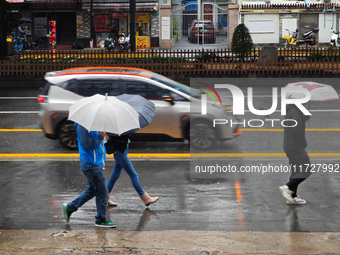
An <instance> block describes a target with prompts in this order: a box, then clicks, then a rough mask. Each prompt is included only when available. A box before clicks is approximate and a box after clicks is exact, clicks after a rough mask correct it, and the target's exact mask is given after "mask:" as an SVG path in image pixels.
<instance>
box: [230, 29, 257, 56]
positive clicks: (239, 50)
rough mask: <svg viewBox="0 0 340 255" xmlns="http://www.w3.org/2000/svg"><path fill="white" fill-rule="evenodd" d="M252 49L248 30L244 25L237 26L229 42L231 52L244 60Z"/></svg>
mask: <svg viewBox="0 0 340 255" xmlns="http://www.w3.org/2000/svg"><path fill="white" fill-rule="evenodd" d="M252 49H253V40H252V39H251V36H250V33H249V30H248V28H247V27H246V26H245V25H244V24H239V25H238V26H237V27H236V28H235V31H234V34H233V38H232V40H231V51H232V52H233V53H234V54H236V55H237V56H238V57H239V58H240V59H243V60H244V59H245V57H246V55H247V54H248V53H250V52H251V50H252Z"/></svg>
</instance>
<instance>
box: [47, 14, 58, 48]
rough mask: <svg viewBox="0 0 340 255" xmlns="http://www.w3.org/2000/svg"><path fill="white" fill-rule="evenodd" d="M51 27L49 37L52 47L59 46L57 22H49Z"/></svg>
mask: <svg viewBox="0 0 340 255" xmlns="http://www.w3.org/2000/svg"><path fill="white" fill-rule="evenodd" d="M48 25H49V35H50V40H49V41H50V44H51V45H52V46H54V45H56V44H57V24H56V21H55V20H50V21H49V22H48Z"/></svg>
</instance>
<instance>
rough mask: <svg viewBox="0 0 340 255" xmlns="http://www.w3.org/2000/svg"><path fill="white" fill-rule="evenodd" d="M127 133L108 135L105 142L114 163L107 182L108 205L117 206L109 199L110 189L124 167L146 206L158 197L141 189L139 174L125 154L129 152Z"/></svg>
mask: <svg viewBox="0 0 340 255" xmlns="http://www.w3.org/2000/svg"><path fill="white" fill-rule="evenodd" d="M129 143H130V140H129V135H122V136H112V135H110V136H109V139H108V142H107V143H106V144H105V146H106V149H107V153H108V154H111V153H114V159H115V164H114V166H113V170H112V174H111V177H110V179H109V181H108V183H107V190H108V192H109V198H108V206H117V203H115V202H113V201H112V200H111V194H110V193H111V191H112V189H113V186H114V185H115V183H116V181H117V180H118V178H119V177H120V174H121V172H122V170H123V168H124V170H125V171H126V173H127V174H128V175H129V176H130V179H131V182H132V185H133V187H134V188H135V190H136V191H137V193H138V195H139V197H140V198H141V199H142V201H143V203H144V204H145V205H146V206H149V205H150V204H153V203H155V202H156V201H157V200H158V197H150V196H149V195H148V193H146V192H144V190H143V189H142V187H141V185H140V182H139V176H138V174H137V172H136V170H135V169H134V167H133V165H132V163H131V161H130V159H129V157H128V156H127V154H128V152H129Z"/></svg>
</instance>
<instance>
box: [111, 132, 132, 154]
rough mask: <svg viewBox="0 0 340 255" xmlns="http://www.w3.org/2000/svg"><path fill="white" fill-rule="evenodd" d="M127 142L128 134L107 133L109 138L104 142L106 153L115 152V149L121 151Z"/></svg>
mask: <svg viewBox="0 0 340 255" xmlns="http://www.w3.org/2000/svg"><path fill="white" fill-rule="evenodd" d="M128 143H129V135H122V136H112V135H109V140H108V141H107V143H105V148H106V153H107V154H112V153H115V151H116V150H119V151H120V152H121V153H123V152H124V151H125V149H126V147H127V145H128Z"/></svg>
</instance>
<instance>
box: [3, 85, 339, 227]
mask: <svg viewBox="0 0 340 255" xmlns="http://www.w3.org/2000/svg"><path fill="white" fill-rule="evenodd" d="M238 81H241V82H243V84H254V81H251V80H249V79H247V80H241V79H239V80H236V81H233V82H238ZM275 81H276V82H278V80H275ZM247 82H248V83H247ZM258 82H262V81H258ZM280 82H282V81H280ZM330 82H336V81H335V80H332V81H328V84H330ZM325 83H326V82H325ZM235 85H238V84H235ZM246 86H248V85H246ZM250 86H254V85H250ZM337 89H338V88H337ZM269 91H270V90H269ZM36 92H37V90H36V89H21V90H9V89H7V90H3V89H2V90H1V92H0V97H1V98H0V119H1V126H0V129H1V130H0V140H1V142H0V144H1V146H0V148H1V151H0V153H2V154H4V153H10V154H16V153H74V152H72V151H68V150H65V149H64V148H63V147H61V145H60V144H59V143H58V142H57V141H52V140H48V139H46V138H44V136H43V134H42V132H31V131H25V132H22V131H20V132H15V131H11V132H7V131H4V130H3V129H13V130H14V129H37V128H39V120H38V114H37V111H38V105H37V103H36V101H35V100H34V97H35V96H36ZM258 93H259V94H260V95H267V94H268V88H267V87H266V86H263V87H261V88H260V89H259V92H258ZM13 96H19V97H21V99H11V98H5V97H13ZM22 97H25V98H22ZM259 104H260V105H263V107H267V106H268V102H267V101H266V100H262V101H260V102H259ZM311 107H312V108H311V109H313V110H320V111H315V112H313V118H312V119H311V120H310V121H309V123H308V126H307V127H308V128H311V129H325V128H333V129H334V128H339V127H340V125H339V117H340V116H339V115H340V113H339V112H338V111H333V110H338V109H340V107H339V102H332V103H320V104H318V105H314V104H313V105H312V106H311ZM264 109H265V108H264ZM273 117H275V116H273ZM282 135H283V133H282V132H255V131H254V132H253V131H245V132H244V133H243V134H242V136H240V137H238V138H237V139H234V140H231V141H229V142H226V143H222V144H219V145H218V146H217V147H216V149H214V150H213V151H212V152H223V153H243V156H238V157H231V158H222V159H221V158H218V159H213V162H214V164H220V165H232V166H235V167H237V168H238V169H240V167H241V166H261V165H264V164H265V165H266V164H267V165H268V164H270V165H272V166H283V165H287V163H288V162H287V159H286V158H285V157H284V156H276V157H272V156H269V154H270V153H282V152H283V150H282V141H283V140H282ZM307 140H308V142H309V145H308V152H310V153H338V152H339V151H340V150H339V132H336V131H332V132H326V131H318V132H316V131H315V132H314V131H313V132H307ZM130 152H131V153H145V152H158V153H164V152H180V153H187V152H190V146H189V145H188V144H186V143H183V142H133V143H132V144H131V150H130ZM254 152H258V153H263V154H266V153H267V154H268V156H266V155H263V156H261V157H255V158H254V157H249V155H247V153H254ZM312 162H313V163H316V164H323V165H327V166H330V165H332V166H335V165H336V164H339V162H340V161H339V157H338V156H335V157H325V156H319V157H312ZM113 163H114V162H113V161H112V160H109V161H108V164H107V167H106V169H105V174H106V176H107V178H108V177H109V175H110V173H111V170H112V167H113ZM190 163H192V162H190V161H189V160H183V159H173V160H169V159H148V160H133V164H134V166H135V168H136V169H137V171H138V173H139V175H140V180H141V184H142V186H143V188H144V190H145V191H147V192H148V193H149V194H150V195H157V196H159V197H160V200H159V201H158V202H157V203H156V204H154V205H151V206H150V208H149V209H146V207H145V206H144V205H143V204H142V202H141V201H140V199H139V197H138V196H137V194H136V192H135V191H134V190H133V188H132V186H131V183H130V181H129V178H128V176H127V175H126V174H125V173H124V174H123V175H122V176H121V178H120V179H119V180H118V182H117V184H116V186H115V188H114V200H115V201H116V202H117V203H118V204H119V206H118V207H116V208H108V216H109V217H110V218H111V220H112V221H114V222H116V223H117V225H118V226H117V229H118V230H222V231H270V232H285V231H320V232H323V231H340V220H339V219H340V217H339V216H340V215H339V197H340V193H339V188H340V175H339V172H337V171H332V172H331V171H329V170H327V171H324V172H323V171H320V172H316V173H314V174H313V175H312V176H311V177H310V179H308V180H307V181H306V182H305V183H303V184H302V185H301V188H300V190H299V193H300V194H301V196H302V197H303V198H305V199H306V200H307V201H308V204H307V205H305V206H287V205H286V204H285V200H284V199H283V198H282V196H281V194H280V192H279V191H278V186H280V185H282V184H283V183H285V181H286V180H287V178H288V177H289V174H288V173H267V174H261V173H240V172H237V173H227V174H226V173H225V174H220V175H213V176H209V178H201V176H197V175H195V174H193V173H192V172H190V169H191V168H190V166H191V165H190ZM0 169H1V170H0V171H1V181H0V194H1V195H0V215H1V217H0V229H61V230H64V229H65V230H71V229H93V228H94V225H93V223H94V215H95V213H96V212H95V204H94V201H93V200H92V201H90V202H88V203H87V204H85V205H84V206H83V207H82V208H81V209H79V211H78V212H76V213H75V214H74V215H72V218H71V222H70V224H65V223H64V221H63V218H62V215H61V205H62V203H63V202H68V201H70V200H72V199H74V198H75V197H76V196H77V195H78V194H79V193H80V192H81V191H82V190H83V189H84V188H85V187H86V181H85V178H84V176H83V175H82V173H81V171H80V170H79V161H78V160H77V159H67V158H66V159H65V158H62V159H60V160H50V159H49V158H39V157H38V158H34V159H32V158H26V159H25V158H24V159H23V158H20V159H17V160H15V159H14V160H13V159H11V160H9V159H5V158H3V156H2V157H1V158H0Z"/></svg>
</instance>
